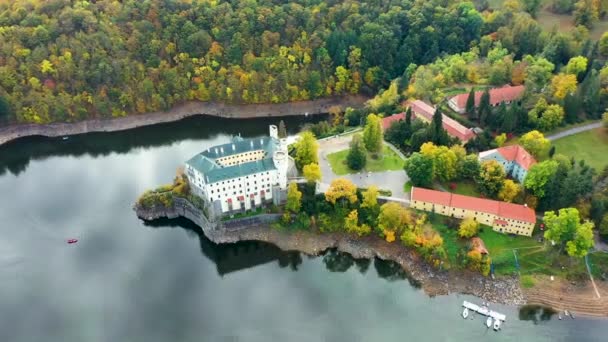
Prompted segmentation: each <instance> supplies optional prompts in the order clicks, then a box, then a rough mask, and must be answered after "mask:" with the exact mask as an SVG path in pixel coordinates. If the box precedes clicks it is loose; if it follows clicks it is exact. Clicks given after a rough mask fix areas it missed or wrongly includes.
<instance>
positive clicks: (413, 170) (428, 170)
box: [405, 152, 433, 188]
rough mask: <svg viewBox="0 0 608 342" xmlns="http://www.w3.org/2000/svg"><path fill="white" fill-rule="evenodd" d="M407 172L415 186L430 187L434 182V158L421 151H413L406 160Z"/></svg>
mask: <svg viewBox="0 0 608 342" xmlns="http://www.w3.org/2000/svg"><path fill="white" fill-rule="evenodd" d="M405 172H406V173H407V176H408V177H409V178H410V180H411V181H412V184H414V185H415V186H421V187H427V188H428V187H430V186H431V184H433V159H432V158H431V157H428V156H425V155H423V154H421V153H418V152H416V153H413V154H412V155H411V156H410V157H409V158H407V160H406V161H405Z"/></svg>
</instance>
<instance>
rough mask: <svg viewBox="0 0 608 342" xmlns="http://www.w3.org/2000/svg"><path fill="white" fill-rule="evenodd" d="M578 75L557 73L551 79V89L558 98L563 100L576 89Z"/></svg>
mask: <svg viewBox="0 0 608 342" xmlns="http://www.w3.org/2000/svg"><path fill="white" fill-rule="evenodd" d="M576 84H577V81H576V75H573V74H562V73H560V74H557V75H555V76H553V78H552V79H551V90H552V91H553V96H555V98H556V99H559V100H562V99H563V98H564V97H566V95H568V94H572V93H574V92H575V91H576Z"/></svg>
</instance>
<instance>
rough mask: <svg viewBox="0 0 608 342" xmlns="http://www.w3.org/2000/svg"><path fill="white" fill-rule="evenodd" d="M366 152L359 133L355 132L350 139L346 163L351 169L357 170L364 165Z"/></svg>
mask: <svg viewBox="0 0 608 342" xmlns="http://www.w3.org/2000/svg"><path fill="white" fill-rule="evenodd" d="M366 162H367V153H366V151H365V145H364V144H363V140H362V139H361V135H360V134H355V135H354V136H353V139H352V140H351V141H350V149H349V150H348V155H347V156H346V164H347V165H348V167H349V168H350V169H351V170H355V171H359V170H361V169H363V168H364V167H365V163H366Z"/></svg>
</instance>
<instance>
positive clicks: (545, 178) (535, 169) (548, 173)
mask: <svg viewBox="0 0 608 342" xmlns="http://www.w3.org/2000/svg"><path fill="white" fill-rule="evenodd" d="M557 167H558V164H557V162H556V161H554V160H545V161H543V162H540V163H537V164H534V165H532V167H531V168H530V170H529V171H528V174H527V175H526V179H525V180H524V186H525V187H526V189H528V190H530V191H532V193H533V194H534V196H536V197H537V198H543V197H544V196H545V190H546V189H545V188H546V186H547V183H548V182H549V181H550V180H551V179H552V178H553V175H554V174H555V172H556V171H557Z"/></svg>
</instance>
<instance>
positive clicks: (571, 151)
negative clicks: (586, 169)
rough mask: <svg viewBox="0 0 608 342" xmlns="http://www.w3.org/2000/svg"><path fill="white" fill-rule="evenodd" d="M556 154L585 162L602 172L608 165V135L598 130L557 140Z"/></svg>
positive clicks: (600, 129)
mask: <svg viewBox="0 0 608 342" xmlns="http://www.w3.org/2000/svg"><path fill="white" fill-rule="evenodd" d="M553 145H554V146H555V153H561V154H565V155H567V156H568V157H574V158H576V159H577V160H581V159H584V160H585V162H586V163H587V164H588V165H590V166H592V167H593V168H595V170H596V171H598V172H600V171H602V170H603V169H604V167H605V166H606V165H608V134H607V133H606V129H604V128H598V129H594V130H591V131H586V132H582V133H578V134H575V135H571V136H568V137H565V138H561V139H558V140H555V141H554V142H553Z"/></svg>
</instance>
